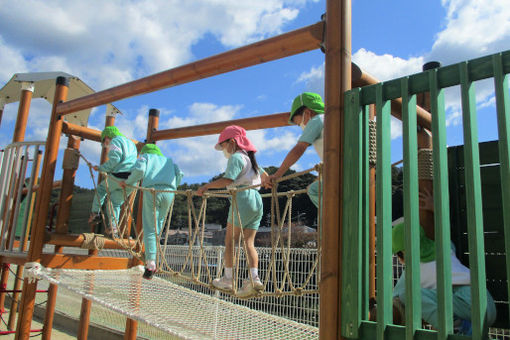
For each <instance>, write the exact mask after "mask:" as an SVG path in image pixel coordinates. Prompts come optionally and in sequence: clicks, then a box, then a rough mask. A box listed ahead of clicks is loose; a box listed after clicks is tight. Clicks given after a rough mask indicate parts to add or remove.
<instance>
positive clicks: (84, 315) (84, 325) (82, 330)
mask: <svg viewBox="0 0 510 340" xmlns="http://www.w3.org/2000/svg"><path fill="white" fill-rule="evenodd" d="M113 125H115V115H113V114H112V115H107V116H106V118H105V122H104V126H105V127H107V126H113ZM107 159H108V153H107V152H106V149H105V148H102V150H101V158H100V161H99V163H100V164H102V163H104V162H106V160H107ZM102 180H103V176H101V175H99V177H98V179H97V184H98V185H99V183H101V181H102ZM105 228H106V226H105ZM94 229H95V226H92V227H91V232H95V230H94ZM97 254H98V251H97V250H96V249H91V250H89V255H90V256H96V255H97ZM91 309H92V301H90V300H87V299H85V298H83V299H82V300H81V310H80V323H79V326H78V339H80V340H81V339H83V340H85V339H87V337H88V333H89V324H90V311H91Z"/></svg>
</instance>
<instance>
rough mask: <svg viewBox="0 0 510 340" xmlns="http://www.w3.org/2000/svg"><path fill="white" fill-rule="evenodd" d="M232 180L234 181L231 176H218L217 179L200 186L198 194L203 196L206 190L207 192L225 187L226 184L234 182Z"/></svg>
mask: <svg viewBox="0 0 510 340" xmlns="http://www.w3.org/2000/svg"><path fill="white" fill-rule="evenodd" d="M232 182H234V181H233V180H231V179H230V178H225V177H222V178H218V179H217V180H215V181H212V182H210V183H207V184H204V185H202V186H201V187H200V188H198V190H197V195H198V196H202V195H203V194H204V192H206V191H207V190H209V189H221V188H225V187H226V186H228V185H230V184H232Z"/></svg>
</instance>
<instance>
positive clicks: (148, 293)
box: [37, 267, 318, 340]
mask: <svg viewBox="0 0 510 340" xmlns="http://www.w3.org/2000/svg"><path fill="white" fill-rule="evenodd" d="M37 276H38V278H40V279H45V280H47V281H49V282H50V283H54V284H58V285H59V286H60V287H62V288H65V289H68V290H70V291H72V292H74V293H77V294H79V295H81V296H83V297H85V298H87V299H90V300H92V301H94V302H96V303H98V304H101V305H103V306H105V307H107V308H108V309H111V310H114V311H116V312H118V313H121V314H124V315H126V316H127V317H129V318H131V319H134V320H139V321H142V322H145V323H147V324H149V325H151V326H153V327H156V328H158V329H161V330H163V331H165V332H167V333H169V334H172V335H174V336H177V337H180V338H185V339H197V338H200V339H257V340H258V339H269V338H272V339H275V338H280V339H317V338H318V329H317V328H316V327H312V326H309V325H304V324H301V323H297V322H294V321H291V320H288V319H285V318H281V317H277V316H274V315H270V314H266V313H263V312H259V311H256V310H252V309H249V308H246V307H243V306H240V305H236V304H233V303H230V302H227V301H223V300H220V299H218V298H215V297H212V296H209V295H206V294H202V293H198V292H195V291H193V290H190V289H187V288H185V287H182V286H179V285H176V284H174V283H172V282H170V281H167V280H164V279H162V278H160V277H157V276H156V277H154V278H153V279H152V280H145V279H143V278H142V271H141V270H140V268H139V267H135V268H132V269H127V270H95V271H87V270H72V269H45V268H42V269H41V270H40V271H39V272H38V275H37Z"/></svg>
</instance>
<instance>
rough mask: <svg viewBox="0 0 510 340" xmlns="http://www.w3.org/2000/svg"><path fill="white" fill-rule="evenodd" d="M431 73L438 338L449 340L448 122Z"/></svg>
mask: <svg viewBox="0 0 510 340" xmlns="http://www.w3.org/2000/svg"><path fill="white" fill-rule="evenodd" d="M428 72H429V88H430V105H431V114H432V145H433V161H434V233H435V243H436V263H437V300H438V301H437V302H438V327H439V330H438V331H439V334H438V339H446V338H447V337H448V334H451V333H452V329H453V322H452V319H453V314H452V275H451V273H452V270H451V268H452V263H451V240H450V212H449V210H450V209H449V193H448V159H447V157H446V122H445V110H444V93H443V90H442V89H439V88H438V85H437V70H430V71H428Z"/></svg>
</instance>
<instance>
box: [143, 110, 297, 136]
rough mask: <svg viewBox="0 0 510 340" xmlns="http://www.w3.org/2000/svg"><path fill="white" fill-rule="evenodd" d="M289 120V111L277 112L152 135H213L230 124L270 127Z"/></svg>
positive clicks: (257, 127)
mask: <svg viewBox="0 0 510 340" xmlns="http://www.w3.org/2000/svg"><path fill="white" fill-rule="evenodd" d="M288 120H289V113H288V112H284V113H275V114H271V115H265V116H258V117H250V118H242V119H234V120H228V121H223V122H216V123H210V124H202V125H195V126H187V127H181V128H175V129H167V130H159V131H154V132H153V133H152V135H151V137H152V139H153V140H154V141H158V140H166V139H176V138H186V137H196V136H205V135H213V134H216V133H220V132H221V131H222V130H223V129H224V128H225V127H227V126H229V125H239V126H242V127H243V128H244V129H245V130H258V129H268V128H275V127H280V126H288V125H289V123H288Z"/></svg>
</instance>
